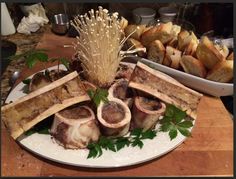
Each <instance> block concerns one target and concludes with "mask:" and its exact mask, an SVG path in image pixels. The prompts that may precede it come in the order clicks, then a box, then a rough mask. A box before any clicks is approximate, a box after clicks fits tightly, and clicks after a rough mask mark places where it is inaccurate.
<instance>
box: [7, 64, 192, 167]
mask: <svg viewBox="0 0 236 179" xmlns="http://www.w3.org/2000/svg"><path fill="white" fill-rule="evenodd" d="M55 68H56V67H52V68H49V70H51V69H55ZM32 76H33V75H32ZM32 76H31V77H32ZM23 87H24V84H23V83H22V82H21V83H19V84H18V85H17V86H16V87H15V88H14V89H13V90H12V91H11V93H10V94H9V96H8V97H7V100H6V103H9V102H10V101H14V100H16V99H18V98H20V97H22V96H24V95H25V93H23V91H22V89H23ZM193 123H194V124H195V121H194V122H193ZM157 127H159V126H158V125H157ZM191 130H192V129H191ZM185 139H186V137H185V136H183V135H181V134H180V133H179V132H178V135H177V137H176V138H175V139H173V140H172V141H171V140H170V137H169V135H168V133H163V132H158V133H157V136H156V137H155V138H154V139H152V140H149V139H146V140H144V141H143V143H144V146H143V148H142V149H140V148H139V147H125V148H123V149H121V150H120V151H118V152H112V151H106V150H104V151H103V155H101V156H100V157H99V158H95V159H94V158H91V159H87V156H88V152H89V151H88V150H87V149H80V150H71V149H64V148H63V147H61V146H59V145H58V144H57V143H55V142H54V141H53V140H52V139H51V136H50V135H45V134H38V133H35V134H32V135H31V136H27V137H21V139H19V140H18V142H19V144H21V145H22V146H23V147H25V148H26V149H27V150H29V151H31V152H32V153H35V154H37V155H39V156H41V157H44V158H46V159H49V160H52V161H55V162H59V163H62V164H68V165H73V166H80V167H91V168H114V167H124V166H130V165H135V164H139V163H143V162H146V161H149V160H152V159H155V158H158V157H160V156H162V155H164V154H166V153H168V152H170V151H171V150H173V149H175V148H176V147H177V146H179V145H180V144H181V143H182V142H183V141H184V140H185Z"/></svg>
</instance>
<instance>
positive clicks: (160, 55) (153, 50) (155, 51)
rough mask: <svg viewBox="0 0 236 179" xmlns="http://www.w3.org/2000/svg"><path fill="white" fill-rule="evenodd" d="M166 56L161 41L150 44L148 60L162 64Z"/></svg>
mask: <svg viewBox="0 0 236 179" xmlns="http://www.w3.org/2000/svg"><path fill="white" fill-rule="evenodd" d="M164 56H165V47H164V45H163V44H162V43H161V41H160V40H155V41H153V42H152V43H151V44H150V47H149V49H148V55H147V57H148V59H149V60H151V61H154V62H157V63H160V64H162V62H163V59H164Z"/></svg>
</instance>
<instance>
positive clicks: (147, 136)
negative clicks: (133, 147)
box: [141, 130, 156, 139]
mask: <svg viewBox="0 0 236 179" xmlns="http://www.w3.org/2000/svg"><path fill="white" fill-rule="evenodd" d="M154 137H156V132H155V131H153V130H147V131H145V132H143V133H142V137H141V139H153V138H154Z"/></svg>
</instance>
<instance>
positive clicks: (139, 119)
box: [132, 96, 166, 131]
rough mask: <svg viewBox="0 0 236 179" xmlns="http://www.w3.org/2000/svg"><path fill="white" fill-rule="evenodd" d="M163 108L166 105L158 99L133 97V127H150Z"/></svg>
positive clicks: (155, 121)
mask: <svg viewBox="0 0 236 179" xmlns="http://www.w3.org/2000/svg"><path fill="white" fill-rule="evenodd" d="M165 110H166V105H165V104H164V103H162V102H160V101H159V100H158V99H151V98H146V97H141V96H137V97H135V99H134V104H133V108H132V115H133V116H132V119H133V124H134V128H142V129H143V130H144V131H146V130H148V129H152V128H153V127H155V125H156V123H157V121H158V119H159V117H160V116H161V115H163V114H164V112H165Z"/></svg>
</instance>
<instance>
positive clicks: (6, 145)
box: [2, 32, 233, 176]
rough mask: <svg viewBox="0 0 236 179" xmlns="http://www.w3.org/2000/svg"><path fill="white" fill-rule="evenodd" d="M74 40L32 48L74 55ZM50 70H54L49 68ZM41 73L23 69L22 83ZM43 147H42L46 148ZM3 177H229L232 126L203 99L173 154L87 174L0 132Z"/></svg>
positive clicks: (46, 39) (53, 39)
mask: <svg viewBox="0 0 236 179" xmlns="http://www.w3.org/2000/svg"><path fill="white" fill-rule="evenodd" d="M73 41H75V39H73V38H68V37H66V36H57V35H54V34H52V33H51V32H48V33H45V34H44V36H43V37H42V39H41V41H40V42H39V44H38V46H37V48H44V49H48V50H49V51H48V54H49V56H50V57H59V56H60V57H68V58H70V57H71V56H72V55H73V54H74V50H73V49H72V48H64V47H63V45H64V44H66V45H68V44H71V43H72V42H73ZM48 65H49V66H53V65H54V64H48ZM39 69H43V66H42V65H40V64H38V65H37V66H36V67H35V68H33V70H32V69H31V70H29V69H27V68H25V70H24V71H23V74H22V77H21V79H24V78H26V77H27V76H29V75H30V74H32V73H35V72H37V71H38V70H39ZM45 147H47V146H45ZM2 175H3V176H232V175H233V120H232V118H231V117H230V115H229V113H228V111H227V110H226V109H225V107H224V105H223V103H222V102H221V100H220V99H219V98H213V97H210V96H204V97H203V98H202V99H201V101H200V104H199V106H198V117H197V119H196V124H195V127H194V128H193V130H192V137H189V138H188V139H187V140H186V141H185V142H184V143H182V144H181V145H180V146H179V147H177V148H176V149H175V150H173V151H171V152H170V153H168V154H167V155H165V156H162V157H161V158H159V159H155V160H152V161H149V162H146V163H144V164H139V165H135V166H131V167H123V168H118V169H92V168H81V167H72V166H67V165H62V164H58V163H55V162H52V161H49V160H47V159H44V158H41V157H39V156H36V155H34V154H32V153H31V152H28V151H26V150H24V149H22V148H21V147H20V146H19V145H18V144H17V143H16V142H15V141H14V140H13V139H12V138H11V137H10V136H9V135H8V134H7V132H6V130H3V132H2Z"/></svg>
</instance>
